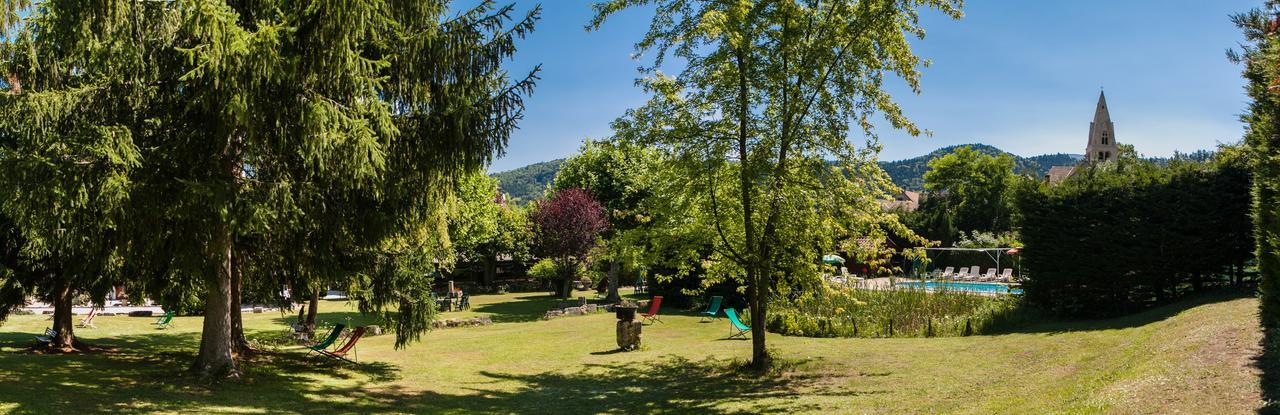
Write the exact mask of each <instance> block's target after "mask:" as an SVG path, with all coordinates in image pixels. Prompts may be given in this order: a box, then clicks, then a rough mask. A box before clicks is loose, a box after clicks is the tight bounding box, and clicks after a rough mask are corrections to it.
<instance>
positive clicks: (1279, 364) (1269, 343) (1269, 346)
mask: <svg viewBox="0 0 1280 415" xmlns="http://www.w3.org/2000/svg"><path fill="white" fill-rule="evenodd" d="M1261 349H1262V351H1261V353H1259V354H1258V356H1256V357H1254V360H1253V365H1254V367H1257V368H1258V369H1259V370H1260V371H1261V372H1262V379H1261V386H1262V401H1263V402H1264V406H1262V407H1261V408H1258V413H1259V414H1266V415H1280V329H1276V328H1266V327H1264V328H1263V330H1262V348H1261Z"/></svg>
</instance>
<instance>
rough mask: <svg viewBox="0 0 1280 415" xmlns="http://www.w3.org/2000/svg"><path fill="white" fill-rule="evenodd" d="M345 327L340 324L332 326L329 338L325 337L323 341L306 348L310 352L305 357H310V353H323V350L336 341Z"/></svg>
mask: <svg viewBox="0 0 1280 415" xmlns="http://www.w3.org/2000/svg"><path fill="white" fill-rule="evenodd" d="M346 327H347V326H345V325H342V324H338V325H336V326H333V331H331V332H329V336H328V337H325V338H324V341H322V342H319V343H316V344H313V345H310V346H307V348H308V349H310V350H311V351H309V352H307V355H311V353H312V352H319V353H324V350H325V349H328V348H329V346H332V345H333V342H335V341H337V340H338V336H339V335H341V334H342V329H344V328H346Z"/></svg>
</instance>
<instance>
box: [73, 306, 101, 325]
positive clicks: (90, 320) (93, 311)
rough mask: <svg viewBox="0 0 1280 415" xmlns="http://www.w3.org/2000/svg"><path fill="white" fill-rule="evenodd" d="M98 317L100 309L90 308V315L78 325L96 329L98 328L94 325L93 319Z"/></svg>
mask: <svg viewBox="0 0 1280 415" xmlns="http://www.w3.org/2000/svg"><path fill="white" fill-rule="evenodd" d="M97 316H98V309H97V308H90V309H89V315H87V316H85V317H84V319H83V320H80V323H79V324H77V326H80V327H86V328H91V329H96V328H98V327H97V326H94V325H93V318H94V317H97Z"/></svg>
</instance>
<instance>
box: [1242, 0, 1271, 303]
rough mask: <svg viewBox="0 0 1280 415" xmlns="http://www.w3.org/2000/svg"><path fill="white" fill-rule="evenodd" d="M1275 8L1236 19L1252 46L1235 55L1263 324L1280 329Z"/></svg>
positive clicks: (1269, 6)
mask: <svg viewBox="0 0 1280 415" xmlns="http://www.w3.org/2000/svg"><path fill="white" fill-rule="evenodd" d="M1278 13H1280V7H1278V6H1277V5H1275V4H1270V2H1269V3H1268V5H1267V6H1266V8H1265V9H1258V10H1254V11H1251V12H1248V13H1243V14H1239V15H1236V16H1233V18H1232V20H1234V21H1235V23H1236V25H1237V26H1239V27H1240V28H1241V30H1243V31H1244V34H1245V37H1246V38H1247V39H1248V40H1249V42H1250V43H1249V44H1247V45H1245V46H1244V50H1243V53H1233V54H1232V58H1234V60H1235V61H1237V62H1240V63H1243V64H1244V65H1245V70H1244V77H1245V79H1246V80H1248V81H1249V84H1248V87H1247V91H1248V93H1249V98H1250V99H1251V102H1250V103H1249V112H1248V113H1247V114H1245V115H1244V116H1243V117H1241V118H1242V120H1243V121H1244V122H1245V123H1246V128H1247V129H1246V133H1245V143H1246V144H1247V145H1248V149H1249V151H1250V153H1251V154H1250V155H1251V157H1250V161H1251V168H1252V169H1253V177H1254V183H1253V220H1254V226H1255V232H1256V234H1257V237H1258V238H1257V255H1258V271H1259V273H1260V275H1261V278H1262V281H1261V284H1260V290H1261V291H1262V323H1263V325H1265V326H1267V327H1280V198H1278V197H1277V196H1278V195H1280V116H1278V115H1280V89H1278V88H1277V87H1276V85H1277V82H1278V80H1280V36H1278V35H1277V31H1276V28H1277V27H1280V26H1277V24H1276V23H1277V22H1278V19H1277V14H1278Z"/></svg>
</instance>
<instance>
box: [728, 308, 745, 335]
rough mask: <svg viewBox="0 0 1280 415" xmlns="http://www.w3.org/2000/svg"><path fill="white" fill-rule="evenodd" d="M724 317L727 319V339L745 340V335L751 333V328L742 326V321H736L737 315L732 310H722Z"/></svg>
mask: <svg viewBox="0 0 1280 415" xmlns="http://www.w3.org/2000/svg"><path fill="white" fill-rule="evenodd" d="M724 315H726V316H728V317H729V338H730V339H743V340H746V339H747V333H750V332H751V327H748V326H747V325H746V324H742V321H741V320H738V313H736V312H734V311H733V309H732V308H726V309H724Z"/></svg>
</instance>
